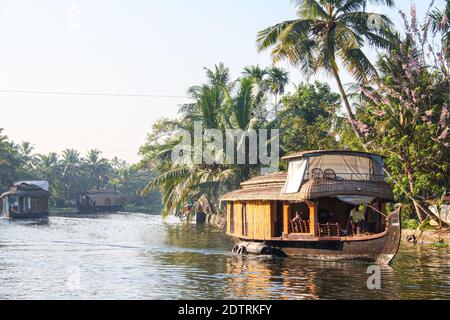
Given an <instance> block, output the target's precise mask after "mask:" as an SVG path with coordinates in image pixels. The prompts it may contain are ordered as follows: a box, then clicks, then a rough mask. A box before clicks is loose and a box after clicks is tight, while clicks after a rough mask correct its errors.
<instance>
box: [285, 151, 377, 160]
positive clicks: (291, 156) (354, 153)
mask: <svg viewBox="0 0 450 320" xmlns="http://www.w3.org/2000/svg"><path fill="white" fill-rule="evenodd" d="M321 155H347V156H358V157H373V156H380V155H378V154H375V153H369V152H362V151H351V150H312V151H303V152H297V153H293V154H289V155H287V156H285V157H283V158H282V159H283V160H291V159H297V158H303V157H306V156H321Z"/></svg>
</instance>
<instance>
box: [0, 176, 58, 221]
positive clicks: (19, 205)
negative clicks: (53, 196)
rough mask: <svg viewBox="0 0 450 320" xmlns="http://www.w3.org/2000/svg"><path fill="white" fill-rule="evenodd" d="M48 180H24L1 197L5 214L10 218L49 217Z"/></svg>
mask: <svg viewBox="0 0 450 320" xmlns="http://www.w3.org/2000/svg"><path fill="white" fill-rule="evenodd" d="M48 189H49V183H48V182H47V181H22V182H17V183H15V184H14V185H13V187H12V188H11V189H10V190H9V191H8V192H6V193H4V194H2V195H1V196H0V197H1V199H2V201H3V214H4V216H5V218H8V219H37V218H44V217H48V215H49V210H48V200H49V198H50V193H49V192H48Z"/></svg>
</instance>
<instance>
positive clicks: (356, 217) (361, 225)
mask: <svg viewBox="0 0 450 320" xmlns="http://www.w3.org/2000/svg"><path fill="white" fill-rule="evenodd" d="M350 223H351V225H352V230H353V234H357V235H360V234H362V233H364V232H366V230H367V223H366V217H365V207H364V206H363V205H361V206H358V207H356V208H354V209H353V210H352V211H351V213H350ZM355 229H356V230H355Z"/></svg>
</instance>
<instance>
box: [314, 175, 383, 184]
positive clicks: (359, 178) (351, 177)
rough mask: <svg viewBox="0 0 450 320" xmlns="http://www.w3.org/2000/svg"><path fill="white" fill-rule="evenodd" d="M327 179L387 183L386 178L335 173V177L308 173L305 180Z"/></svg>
mask: <svg viewBox="0 0 450 320" xmlns="http://www.w3.org/2000/svg"><path fill="white" fill-rule="evenodd" d="M313 179H325V180H336V181H340V180H347V181H379V182H383V181H385V176H383V175H374V174H369V173H335V176H332V175H331V176H330V177H327V176H326V175H325V174H317V173H316V174H314V173H306V174H305V180H313Z"/></svg>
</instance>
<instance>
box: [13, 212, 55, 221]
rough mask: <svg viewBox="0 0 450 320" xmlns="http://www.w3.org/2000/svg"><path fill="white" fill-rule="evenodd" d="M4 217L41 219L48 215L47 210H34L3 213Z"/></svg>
mask: <svg viewBox="0 0 450 320" xmlns="http://www.w3.org/2000/svg"><path fill="white" fill-rule="evenodd" d="M4 216H5V218H6V219H11V220H22V219H42V218H47V217H48V216H49V212H35V213H5V214H4Z"/></svg>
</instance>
